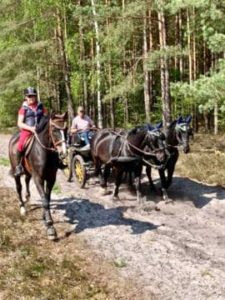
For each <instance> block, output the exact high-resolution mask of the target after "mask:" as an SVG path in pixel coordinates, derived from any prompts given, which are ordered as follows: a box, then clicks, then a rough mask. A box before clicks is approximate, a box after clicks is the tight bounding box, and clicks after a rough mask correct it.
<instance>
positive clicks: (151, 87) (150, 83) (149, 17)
mask: <svg viewBox="0 0 225 300" xmlns="http://www.w3.org/2000/svg"><path fill="white" fill-rule="evenodd" d="M148 26H149V38H148V42H149V44H148V49H149V53H150V54H152V52H153V24H152V10H151V8H150V9H149V11H148ZM148 76H149V86H148V89H149V97H150V114H151V111H152V109H153V104H154V99H153V76H152V71H149V72H148ZM150 119H151V115H150Z"/></svg>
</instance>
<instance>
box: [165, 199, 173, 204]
mask: <svg viewBox="0 0 225 300" xmlns="http://www.w3.org/2000/svg"><path fill="white" fill-rule="evenodd" d="M165 203H166V204H169V203H171V204H174V201H173V199H170V198H167V199H166V200H165Z"/></svg>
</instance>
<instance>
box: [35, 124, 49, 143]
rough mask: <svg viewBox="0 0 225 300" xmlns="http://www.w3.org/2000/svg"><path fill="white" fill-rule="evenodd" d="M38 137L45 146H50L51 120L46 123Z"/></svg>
mask: <svg viewBox="0 0 225 300" xmlns="http://www.w3.org/2000/svg"><path fill="white" fill-rule="evenodd" d="M38 138H39V140H40V141H41V143H42V144H43V145H44V146H45V147H49V146H50V144H51V139H50V136H49V122H48V123H47V124H46V126H45V128H44V129H43V130H42V131H41V132H40V133H38Z"/></svg>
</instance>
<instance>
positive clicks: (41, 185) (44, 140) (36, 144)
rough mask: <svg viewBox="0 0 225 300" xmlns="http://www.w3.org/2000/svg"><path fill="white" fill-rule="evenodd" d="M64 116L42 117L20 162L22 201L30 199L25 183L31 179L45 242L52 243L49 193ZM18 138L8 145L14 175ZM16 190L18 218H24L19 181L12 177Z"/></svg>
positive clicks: (62, 139) (62, 149)
mask: <svg viewBox="0 0 225 300" xmlns="http://www.w3.org/2000/svg"><path fill="white" fill-rule="evenodd" d="M65 119H66V114H63V115H55V114H54V115H52V116H51V117H43V119H42V121H41V123H40V124H39V128H38V129H37V132H39V133H36V134H35V135H34V137H33V142H32V144H30V146H28V148H27V153H26V152H25V157H24V160H23V167H24V172H25V182H26V199H27V200H29V198H30V189H29V183H30V179H31V177H33V180H34V182H35V185H36V187H37V190H38V192H39V194H40V197H41V200H42V206H43V220H44V222H45V225H46V229H47V235H48V238H49V239H52V240H54V239H56V238H57V234H56V230H55V228H54V226H53V220H52V216H51V213H50V200H51V191H52V188H53V186H54V183H55V180H56V173H57V169H58V166H59V155H60V154H64V152H65V150H66V146H65V134H64V133H65V127H66V123H65ZM18 137H19V135H18V134H15V135H14V136H12V138H11V140H10V142H9V158H10V163H11V174H14V173H15V167H16V146H17V142H18ZM14 178H15V182H16V189H17V193H18V196H19V202H20V213H21V215H23V216H24V215H25V214H26V208H25V202H24V200H23V197H22V184H21V180H20V177H14Z"/></svg>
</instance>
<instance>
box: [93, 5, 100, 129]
mask: <svg viewBox="0 0 225 300" xmlns="http://www.w3.org/2000/svg"><path fill="white" fill-rule="evenodd" d="M91 6H92V13H93V16H94V27H95V47H96V66H97V107H98V127H99V128H102V127H103V122H102V120H103V118H102V100H101V63H100V40H99V26H98V21H97V18H96V17H97V13H96V6H95V1H94V0H91Z"/></svg>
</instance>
